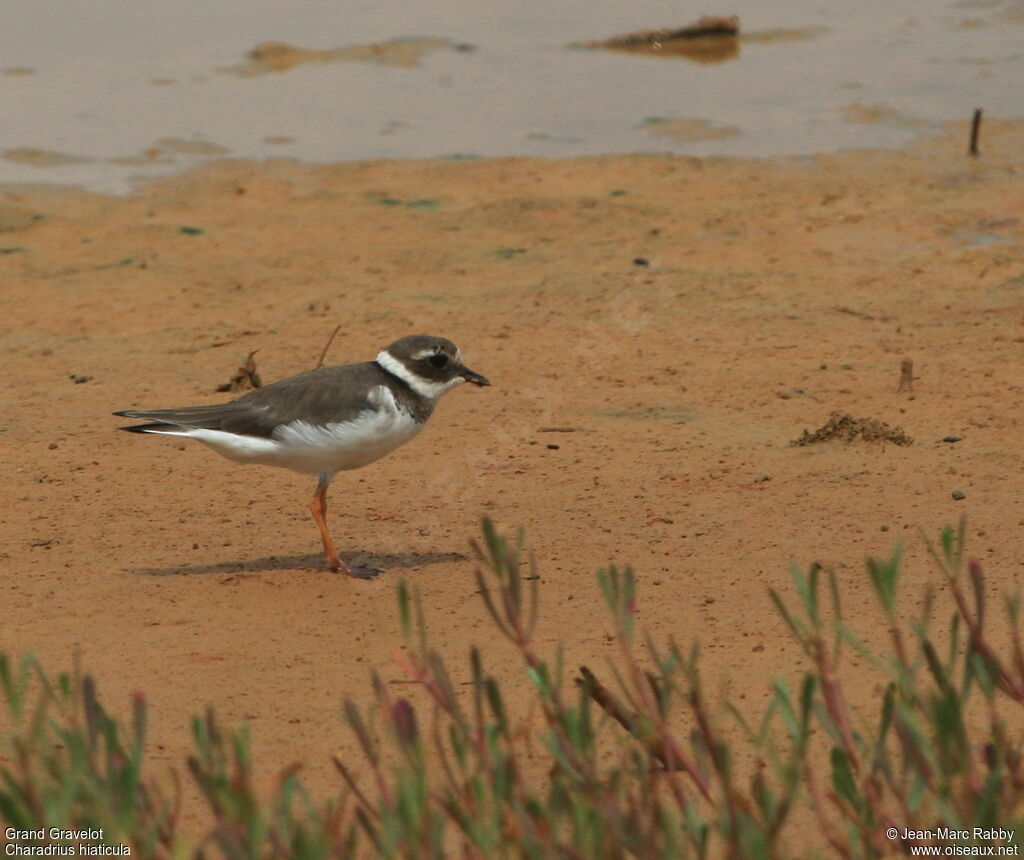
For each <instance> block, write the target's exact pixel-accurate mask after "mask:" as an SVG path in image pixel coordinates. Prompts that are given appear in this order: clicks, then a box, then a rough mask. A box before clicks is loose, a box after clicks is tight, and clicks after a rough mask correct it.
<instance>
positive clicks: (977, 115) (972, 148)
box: [967, 108, 982, 158]
mask: <svg viewBox="0 0 1024 860" xmlns="http://www.w3.org/2000/svg"><path fill="white" fill-rule="evenodd" d="M981 114H982V110H981V108H975V110H974V118H973V119H972V120H971V142H970V144H969V145H968V147H967V154H968V155H969V156H971V157H972V158H977V157H978V155H979V153H978V135H979V134H981Z"/></svg>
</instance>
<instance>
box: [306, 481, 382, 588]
mask: <svg viewBox="0 0 1024 860" xmlns="http://www.w3.org/2000/svg"><path fill="white" fill-rule="evenodd" d="M330 483H331V477H330V475H326V474H324V475H321V476H320V480H319V481H318V482H317V485H316V492H315V493H313V499H312V501H311V502H310V503H309V509H310V511H312V512H313V520H314V521H315V522H316V527H317V528H318V529H320V539H321V540H322V541H323V542H324V561H326V562H327V567H329V568H330V569H331V570H338V571H342V572H344V573H347V574H348V575H349V576H354V577H356V578H357V579H372V577H373V575H374V574H373V572H370V571H363V570H362V569H361V568H356V569H353V568H351V567H349V566H348V565H347V564H345V562H343V561H342V560H341V556H339V555H338V550H337V549H336V548H335V546H334V541H333V540H331V533H330V532H329V531H327V487H328V485H329V484H330Z"/></svg>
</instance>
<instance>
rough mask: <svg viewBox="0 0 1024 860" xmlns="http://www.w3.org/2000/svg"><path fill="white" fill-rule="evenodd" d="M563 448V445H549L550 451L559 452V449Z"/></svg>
mask: <svg viewBox="0 0 1024 860" xmlns="http://www.w3.org/2000/svg"><path fill="white" fill-rule="evenodd" d="M561 447H562V446H561V445H554V444H549V445H548V450H549V451H557V450H558V449H559V448H561Z"/></svg>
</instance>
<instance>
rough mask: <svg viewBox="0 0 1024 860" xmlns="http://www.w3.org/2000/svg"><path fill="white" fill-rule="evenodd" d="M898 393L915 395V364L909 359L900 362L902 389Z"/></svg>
mask: <svg viewBox="0 0 1024 860" xmlns="http://www.w3.org/2000/svg"><path fill="white" fill-rule="evenodd" d="M896 391H897V392H899V391H909V392H910V393H911V394H913V393H914V362H913V361H911V360H910V359H909V358H905V359H903V361H901V362H900V387H899V388H897V389H896Z"/></svg>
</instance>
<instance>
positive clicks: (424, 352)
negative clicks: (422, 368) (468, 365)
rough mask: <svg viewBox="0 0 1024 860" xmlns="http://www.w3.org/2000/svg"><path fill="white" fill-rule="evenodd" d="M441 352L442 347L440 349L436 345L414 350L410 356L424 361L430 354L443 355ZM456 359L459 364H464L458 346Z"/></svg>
mask: <svg viewBox="0 0 1024 860" xmlns="http://www.w3.org/2000/svg"><path fill="white" fill-rule="evenodd" d="M441 354H442V351H441V350H440V349H438V348H437V347H436V346H432V347H430V348H429V349H421V350H420V351H419V352H414V353H413V354H412V355H411V356H410V358H412V360H413V361H423V359H425V358H430V356H432V355H441ZM455 361H456V362H457V363H458V364H462V353H461V352H459V348H458V347H456V348H455Z"/></svg>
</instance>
